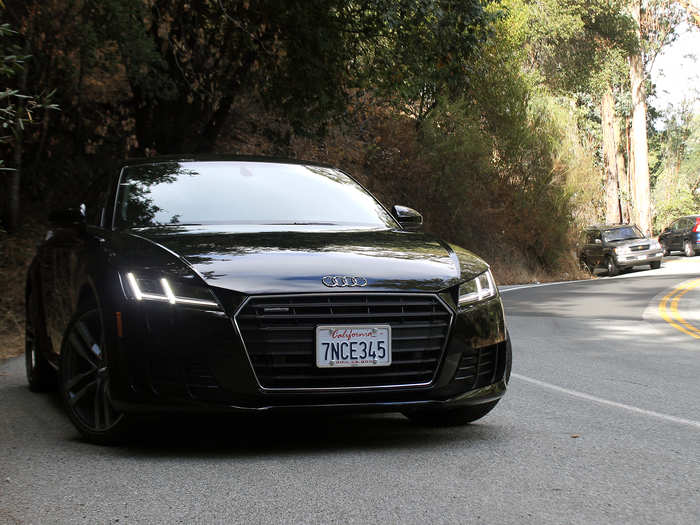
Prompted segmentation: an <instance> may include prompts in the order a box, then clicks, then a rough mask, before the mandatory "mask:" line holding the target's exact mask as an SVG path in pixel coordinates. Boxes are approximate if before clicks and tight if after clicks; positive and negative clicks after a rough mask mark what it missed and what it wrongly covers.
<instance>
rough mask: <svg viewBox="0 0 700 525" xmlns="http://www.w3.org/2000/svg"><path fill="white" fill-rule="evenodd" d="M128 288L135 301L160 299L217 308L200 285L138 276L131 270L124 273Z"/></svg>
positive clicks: (209, 293)
mask: <svg viewBox="0 0 700 525" xmlns="http://www.w3.org/2000/svg"><path fill="white" fill-rule="evenodd" d="M126 280H127V282H128V283H129V290H130V291H131V294H132V295H133V297H134V299H136V300H137V301H160V302H167V303H170V304H185V305H192V306H205V307H209V308H217V309H218V308H219V303H217V302H216V301H215V300H214V296H213V295H212V293H211V292H210V291H209V290H207V289H206V288H203V287H201V286H192V285H189V284H184V283H180V282H174V281H173V282H171V281H169V280H168V279H166V278H165V277H161V278H160V279H147V278H139V277H137V276H136V275H134V274H133V273H132V272H129V273H127V274H126Z"/></svg>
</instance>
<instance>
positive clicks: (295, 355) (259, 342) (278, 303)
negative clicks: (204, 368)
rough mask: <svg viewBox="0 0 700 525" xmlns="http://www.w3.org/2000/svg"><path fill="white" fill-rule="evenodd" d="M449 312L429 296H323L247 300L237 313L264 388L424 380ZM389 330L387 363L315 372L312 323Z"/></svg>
mask: <svg viewBox="0 0 700 525" xmlns="http://www.w3.org/2000/svg"><path fill="white" fill-rule="evenodd" d="M451 320H452V313H451V312H450V310H448V309H447V307H446V306H445V305H444V304H443V303H442V302H441V301H440V300H439V299H438V298H437V297H436V296H434V295H419V294H404V295H401V294H391V295H386V294H381V295H379V294H378V295H373V294H362V295H361V294H352V293H344V294H324V295H296V296H268V297H253V298H251V299H249V300H248V302H247V303H246V304H245V306H244V307H243V308H242V310H241V311H240V312H239V313H238V314H237V316H236V322H237V323H238V327H239V329H240V332H241V336H242V337H243V341H244V343H245V346H246V349H247V351H248V355H249V357H250V360H251V363H252V364H253V368H254V370H255V374H256V376H257V378H258V381H259V382H260V385H261V386H262V387H264V388H280V389H309V388H361V387H370V386H395V385H396V386H399V385H418V384H428V383H430V382H431V381H432V380H433V379H434V377H435V375H436V372H437V369H438V365H439V364H440V359H441V357H442V351H443V348H444V346H445V341H446V338H447V333H448V330H449V327H450V322H451ZM353 324H389V325H391V349H392V363H391V365H389V366H381V367H354V368H317V367H316V354H315V338H316V326H317V325H353Z"/></svg>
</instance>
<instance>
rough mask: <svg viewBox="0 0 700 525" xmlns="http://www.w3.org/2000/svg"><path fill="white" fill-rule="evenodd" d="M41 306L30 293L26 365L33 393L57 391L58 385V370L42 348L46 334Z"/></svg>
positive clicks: (25, 327) (25, 337)
mask: <svg viewBox="0 0 700 525" xmlns="http://www.w3.org/2000/svg"><path fill="white" fill-rule="evenodd" d="M38 313H39V305H37V304H36V295H35V294H34V293H33V292H31V291H30V292H29V294H28V296H27V307H26V318H25V323H24V364H25V369H26V373H27V383H29V390H31V391H32V392H47V391H49V390H55V389H56V384H57V379H58V378H57V374H56V370H54V368H53V367H52V366H51V364H50V363H49V362H48V361H47V359H46V355H45V354H44V352H42V351H41V350H42V349H41V347H40V344H39V343H40V341H41V334H43V333H44V331H45V330H44V327H43V324H41V319H40V316H39V315H38Z"/></svg>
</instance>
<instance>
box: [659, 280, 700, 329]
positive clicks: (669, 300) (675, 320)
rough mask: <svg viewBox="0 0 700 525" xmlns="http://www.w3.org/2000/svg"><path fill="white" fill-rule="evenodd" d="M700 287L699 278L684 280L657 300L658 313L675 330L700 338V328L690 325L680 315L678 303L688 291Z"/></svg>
mask: <svg viewBox="0 0 700 525" xmlns="http://www.w3.org/2000/svg"><path fill="white" fill-rule="evenodd" d="M699 287H700V279H693V280H691V281H685V282H683V283H681V284H679V285H678V286H676V287H675V288H674V289H673V290H671V291H670V292H669V293H668V294H666V295H665V296H664V297H663V299H661V301H660V302H659V313H660V314H661V317H662V319H663V320H664V321H666V322H667V323H668V324H670V325H671V326H673V327H674V328H675V329H676V330H678V331H680V332H683V333H684V334H687V335H689V336H691V337H694V338H696V339H700V328H698V327H696V326H694V325H692V324H691V323H690V322H689V320H687V319H686V318H685V317H688V316H687V315H686V316H685V317H684V316H683V315H681V311H679V308H678V305H679V303H680V301H681V299H683V297H684V296H685V295H686V294H687V293H688V292H690V291H692V290H695V289H696V288H699Z"/></svg>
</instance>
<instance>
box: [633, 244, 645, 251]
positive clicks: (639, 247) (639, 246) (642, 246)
mask: <svg viewBox="0 0 700 525" xmlns="http://www.w3.org/2000/svg"><path fill="white" fill-rule="evenodd" d="M648 249H649V245H648V244H637V245H635V246H630V251H633V252H641V251H643V250H648Z"/></svg>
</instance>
